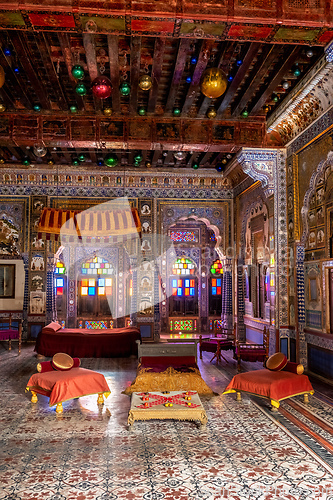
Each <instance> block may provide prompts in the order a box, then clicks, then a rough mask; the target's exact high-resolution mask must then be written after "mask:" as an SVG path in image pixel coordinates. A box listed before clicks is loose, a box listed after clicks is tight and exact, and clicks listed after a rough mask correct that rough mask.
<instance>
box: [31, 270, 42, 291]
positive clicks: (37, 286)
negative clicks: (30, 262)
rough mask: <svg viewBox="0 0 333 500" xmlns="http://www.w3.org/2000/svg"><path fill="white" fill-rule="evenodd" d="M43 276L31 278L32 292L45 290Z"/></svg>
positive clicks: (37, 275) (38, 275)
mask: <svg viewBox="0 0 333 500" xmlns="http://www.w3.org/2000/svg"><path fill="white" fill-rule="evenodd" d="M43 286H44V283H43V276H41V275H40V274H36V275H34V276H33V277H32V278H31V290H33V291H36V290H40V291H41V290H43Z"/></svg>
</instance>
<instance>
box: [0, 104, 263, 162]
mask: <svg viewBox="0 0 333 500" xmlns="http://www.w3.org/2000/svg"><path fill="white" fill-rule="evenodd" d="M36 142H38V143H40V142H41V143H43V144H44V145H45V146H47V147H69V148H73V147H97V148H98V147H107V148H114V149H153V150H158V149H162V147H163V149H164V150H165V149H168V150H173V151H175V150H177V151H178V150H186V151H190V150H192V151H194V152H195V151H204V152H210V151H229V152H232V151H234V150H235V149H238V148H239V147H240V146H244V145H246V144H248V143H249V142H250V143H251V145H253V146H254V147H262V146H263V145H265V144H266V131H265V121H264V117H263V118H262V119H259V118H257V119H255V120H247V121H246V122H245V121H236V120H235V121H232V120H223V121H222V120H220V121H219V120H198V119H189V118H188V119H181V120H180V119H177V118H174V119H162V118H155V117H145V118H141V117H137V118H130V117H128V116H126V117H119V118H116V117H115V118H113V119H112V120H111V119H108V118H106V117H103V116H98V117H96V116H94V117H89V116H82V115H76V116H73V117H72V116H64V115H62V116H61V115H60V114H59V115H55V114H53V115H52V116H50V115H45V114H43V115H38V116H36V115H32V114H15V115H14V114H9V113H3V114H2V121H1V126H0V145H7V144H9V145H14V146H20V147H21V146H31V145H34V144H35V143H36Z"/></svg>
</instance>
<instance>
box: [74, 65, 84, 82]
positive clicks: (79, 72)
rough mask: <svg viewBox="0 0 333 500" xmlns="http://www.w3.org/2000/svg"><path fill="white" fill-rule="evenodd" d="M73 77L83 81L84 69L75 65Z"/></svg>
mask: <svg viewBox="0 0 333 500" xmlns="http://www.w3.org/2000/svg"><path fill="white" fill-rule="evenodd" d="M72 75H73V76H74V78H76V79H77V80H82V78H84V69H83V68H82V66H80V64H75V66H73V67H72Z"/></svg>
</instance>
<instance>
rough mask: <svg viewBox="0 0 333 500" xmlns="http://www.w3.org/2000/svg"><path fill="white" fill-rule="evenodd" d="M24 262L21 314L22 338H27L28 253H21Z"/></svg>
mask: <svg viewBox="0 0 333 500" xmlns="http://www.w3.org/2000/svg"><path fill="white" fill-rule="evenodd" d="M21 255H22V259H23V263H24V278H25V279H24V296H23V315H22V339H24V340H25V339H27V338H28V313H29V310H28V309H29V293H30V290H29V253H28V252H24V253H22V254H21Z"/></svg>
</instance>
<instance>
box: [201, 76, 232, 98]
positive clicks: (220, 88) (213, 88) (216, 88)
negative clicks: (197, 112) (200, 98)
mask: <svg viewBox="0 0 333 500" xmlns="http://www.w3.org/2000/svg"><path fill="white" fill-rule="evenodd" d="M227 85H228V80H227V77H226V74H225V73H224V72H223V71H222V70H221V69H219V68H208V69H206V70H205V71H204V72H203V74H202V77H201V80H200V89H201V92H202V93H203V95H205V96H206V97H210V98H211V99H215V98H217V97H220V96H221V95H222V94H223V93H224V92H225V91H226V88H227Z"/></svg>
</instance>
